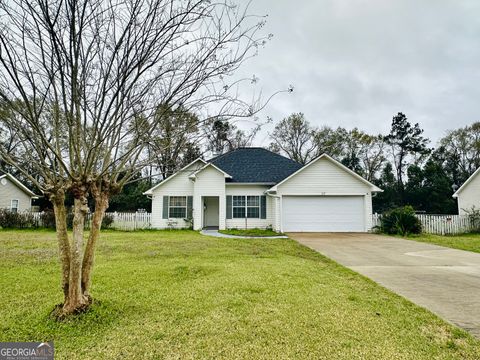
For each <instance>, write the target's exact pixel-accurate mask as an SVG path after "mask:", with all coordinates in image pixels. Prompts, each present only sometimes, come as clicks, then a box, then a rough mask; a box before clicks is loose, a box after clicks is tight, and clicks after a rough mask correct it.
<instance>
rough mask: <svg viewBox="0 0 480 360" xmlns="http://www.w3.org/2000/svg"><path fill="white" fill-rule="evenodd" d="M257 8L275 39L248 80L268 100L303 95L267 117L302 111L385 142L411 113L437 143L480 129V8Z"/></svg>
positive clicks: (251, 65) (449, 0)
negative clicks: (394, 122) (254, 80)
mask: <svg viewBox="0 0 480 360" xmlns="http://www.w3.org/2000/svg"><path fill="white" fill-rule="evenodd" d="M251 9H252V11H253V12H255V13H257V14H268V15H269V16H268V23H267V26H266V28H265V31H266V32H267V33H268V32H271V33H273V34H274V38H273V40H272V41H271V42H270V43H268V44H267V45H266V47H265V49H261V51H260V54H259V55H258V56H257V57H255V58H254V59H253V60H251V61H250V62H248V63H247V64H246V66H245V67H244V69H243V72H244V73H245V74H248V75H251V74H255V75H256V76H258V77H259V78H260V83H259V85H258V86H259V87H261V88H262V89H263V91H264V93H265V94H269V93H272V92H274V91H276V90H279V89H284V88H286V87H287V86H288V85H289V84H293V85H294V86H295V91H294V93H293V94H290V95H287V94H282V95H280V96H277V97H275V98H274V99H273V100H272V102H271V103H270V104H269V105H268V107H267V108H266V109H265V110H264V111H262V113H261V114H260V117H262V118H265V117H266V116H271V117H273V118H274V119H275V120H276V121H278V120H280V119H281V118H283V117H285V116H287V115H289V114H290V113H292V112H299V111H301V112H304V113H305V115H306V116H307V118H308V119H309V120H310V121H311V122H312V123H314V124H316V125H318V126H321V125H330V126H344V127H347V128H352V127H355V126H356V127H359V128H361V129H364V130H366V131H368V132H371V133H375V132H386V131H387V130H388V128H389V125H390V121H391V118H392V116H393V115H394V114H396V113H397V112H398V111H402V112H404V113H406V114H407V116H408V117H409V118H410V120H411V121H413V122H419V123H420V124H421V126H422V127H423V128H424V129H425V132H426V135H427V136H429V137H430V138H432V139H433V140H437V139H438V138H440V137H441V136H443V135H444V133H445V131H446V130H448V129H452V128H456V127H459V126H463V125H467V124H470V123H472V122H473V121H476V120H480V117H479V116H478V112H479V111H478V110H479V104H480V102H479V99H480V87H479V86H478V84H479V83H480V46H479V45H480V16H479V14H480V2H478V1H468V0H457V1H455V0H424V1H413V0H315V1H292V0H276V1H273V0H254V2H253V3H252V6H251ZM270 130H271V127H269V128H266V129H265V133H266V132H267V131H270ZM265 133H264V134H263V136H261V137H259V142H260V143H261V142H262V141H263V140H264V139H265Z"/></svg>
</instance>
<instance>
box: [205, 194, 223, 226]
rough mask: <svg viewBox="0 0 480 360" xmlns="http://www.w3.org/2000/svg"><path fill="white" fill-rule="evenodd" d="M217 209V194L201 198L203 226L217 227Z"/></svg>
mask: <svg viewBox="0 0 480 360" xmlns="http://www.w3.org/2000/svg"><path fill="white" fill-rule="evenodd" d="M219 209H220V207H219V199H218V196H205V197H204V198H203V227H205V228H208V227H214V228H218V224H219V220H218V219H219Z"/></svg>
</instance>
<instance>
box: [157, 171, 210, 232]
mask: <svg viewBox="0 0 480 360" xmlns="http://www.w3.org/2000/svg"><path fill="white" fill-rule="evenodd" d="M203 165H204V164H203V163H195V164H192V165H191V166H189V167H188V168H187V169H185V170H184V171H183V172H182V173H179V174H178V175H176V176H175V177H173V178H171V179H170V180H168V182H166V183H165V184H164V185H162V186H159V187H158V188H156V189H155V190H154V191H153V195H152V227H153V228H156V229H166V228H169V227H173V228H177V229H184V228H188V227H190V225H191V224H190V223H189V222H187V221H185V220H184V219H183V218H182V219H180V218H178V219H163V197H164V196H169V197H170V196H193V182H192V180H190V179H189V178H188V177H189V176H190V175H191V174H192V173H193V172H194V171H196V170H197V169H199V168H200V167H201V166H203ZM194 206H195V204H194Z"/></svg>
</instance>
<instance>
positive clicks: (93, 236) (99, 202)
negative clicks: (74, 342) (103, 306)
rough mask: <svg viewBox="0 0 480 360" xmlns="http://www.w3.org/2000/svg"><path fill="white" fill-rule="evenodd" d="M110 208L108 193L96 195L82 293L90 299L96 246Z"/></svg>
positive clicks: (83, 269) (83, 271)
mask: <svg viewBox="0 0 480 360" xmlns="http://www.w3.org/2000/svg"><path fill="white" fill-rule="evenodd" d="M107 208H108V193H106V192H99V193H98V194H96V195H95V212H94V213H93V219H92V226H91V228H90V235H89V237H88V241H87V246H86V248H85V254H84V257H83V266H82V292H83V294H84V295H85V296H87V297H90V284H91V277H92V269H93V262H94V259H95V246H96V243H97V240H98V238H99V236H100V229H101V227H102V220H103V217H104V216H105V211H106V210H107Z"/></svg>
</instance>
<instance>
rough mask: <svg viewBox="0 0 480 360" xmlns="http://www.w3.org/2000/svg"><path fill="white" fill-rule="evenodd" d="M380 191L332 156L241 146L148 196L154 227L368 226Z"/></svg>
mask: <svg viewBox="0 0 480 360" xmlns="http://www.w3.org/2000/svg"><path fill="white" fill-rule="evenodd" d="M380 191H382V190H381V189H379V188H378V187H376V186H375V185H373V184H371V183H370V182H368V181H367V180H365V179H363V178H362V177H361V176H359V175H358V174H356V173H354V172H353V171H351V170H350V169H348V168H346V167H345V166H344V165H342V164H341V163H339V162H338V161H336V160H334V159H332V158H331V157H330V156H328V155H326V154H324V155H321V156H319V157H318V158H316V159H314V160H313V161H311V162H310V163H308V164H307V165H305V166H302V165H300V164H298V163H296V162H295V161H292V160H290V159H287V158H285V157H283V156H281V155H278V154H275V153H273V152H271V151H268V150H266V149H263V148H240V149H236V150H233V151H231V152H228V153H226V154H223V155H220V156H218V157H216V158H213V159H211V160H209V161H205V160H203V159H197V160H195V161H193V162H192V163H190V164H189V165H187V166H185V167H184V168H183V169H181V170H180V171H178V172H177V173H175V174H173V175H172V176H170V177H169V178H167V179H165V180H164V181H162V182H160V183H159V184H157V185H156V186H154V187H153V188H151V189H150V190H148V191H146V192H145V195H148V196H150V197H151V198H152V226H153V227H154V228H169V227H171V228H184V227H189V226H191V225H193V228H194V229H195V230H200V229H202V228H210V227H211V228H219V229H221V230H222V229H225V228H238V229H244V228H267V227H271V228H273V229H274V230H277V231H282V232H286V231H290V232H295V231H297V232H304V231H305V232H307V231H331V232H365V231H369V230H370V229H371V227H372V225H371V224H372V194H373V193H376V192H380ZM192 222H193V224H192Z"/></svg>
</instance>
